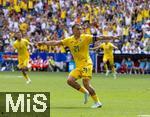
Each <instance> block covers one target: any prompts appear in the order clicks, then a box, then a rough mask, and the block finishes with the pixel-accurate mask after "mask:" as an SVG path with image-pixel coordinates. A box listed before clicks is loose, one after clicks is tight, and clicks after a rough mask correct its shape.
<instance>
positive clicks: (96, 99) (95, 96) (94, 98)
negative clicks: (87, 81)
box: [91, 95, 100, 102]
mask: <svg viewBox="0 0 150 117" xmlns="http://www.w3.org/2000/svg"><path fill="white" fill-rule="evenodd" d="M91 97H92V99H93V100H94V102H100V101H99V98H98V97H97V95H93V96H91Z"/></svg>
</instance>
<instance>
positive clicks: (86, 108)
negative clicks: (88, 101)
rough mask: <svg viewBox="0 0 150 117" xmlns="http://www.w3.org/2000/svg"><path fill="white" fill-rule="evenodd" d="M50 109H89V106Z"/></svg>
mask: <svg viewBox="0 0 150 117" xmlns="http://www.w3.org/2000/svg"><path fill="white" fill-rule="evenodd" d="M50 109H58V110H59V109H91V108H90V107H51V108H50Z"/></svg>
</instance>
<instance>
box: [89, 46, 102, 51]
mask: <svg viewBox="0 0 150 117" xmlns="http://www.w3.org/2000/svg"><path fill="white" fill-rule="evenodd" d="M99 48H100V46H96V47H94V48H90V50H97V49H99Z"/></svg>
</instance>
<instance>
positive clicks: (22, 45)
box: [13, 32, 31, 84]
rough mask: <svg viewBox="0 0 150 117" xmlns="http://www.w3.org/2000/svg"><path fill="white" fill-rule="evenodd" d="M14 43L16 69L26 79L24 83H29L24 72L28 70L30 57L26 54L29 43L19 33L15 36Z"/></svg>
mask: <svg viewBox="0 0 150 117" xmlns="http://www.w3.org/2000/svg"><path fill="white" fill-rule="evenodd" d="M16 39H17V40H16V41H15V42H14V44H13V47H14V49H16V50H17V52H18V63H19V64H18V68H19V69H21V71H22V73H23V76H24V78H25V79H26V83H27V84H29V83H31V80H30V78H29V76H28V75H27V73H26V71H27V70H28V64H29V59H30V55H29V52H28V45H30V43H29V41H28V40H26V39H23V38H22V34H21V32H18V33H17V34H16Z"/></svg>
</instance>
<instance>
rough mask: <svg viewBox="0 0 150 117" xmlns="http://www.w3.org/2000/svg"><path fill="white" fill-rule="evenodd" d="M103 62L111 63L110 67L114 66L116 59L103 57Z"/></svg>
mask: <svg viewBox="0 0 150 117" xmlns="http://www.w3.org/2000/svg"><path fill="white" fill-rule="evenodd" d="M103 62H109V63H110V65H113V64H114V57H108V56H104V57H103Z"/></svg>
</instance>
